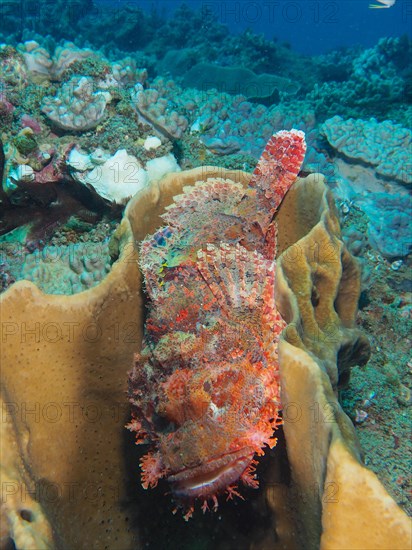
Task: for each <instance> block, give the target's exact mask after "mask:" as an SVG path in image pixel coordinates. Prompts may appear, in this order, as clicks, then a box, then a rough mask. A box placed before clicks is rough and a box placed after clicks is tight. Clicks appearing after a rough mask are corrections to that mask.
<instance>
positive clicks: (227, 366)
mask: <svg viewBox="0 0 412 550" xmlns="http://www.w3.org/2000/svg"><path fill="white" fill-rule="evenodd" d="M270 372H271V374H269V369H267V373H265V374H267V376H266V377H265V376H259V369H258V368H256V362H255V363H254V362H253V360H252V359H251V358H240V360H238V361H234V362H230V363H224V362H223V363H222V364H220V365H213V366H210V365H209V366H206V367H205V368H204V369H201V370H199V371H186V370H185V371H179V370H176V371H175V372H174V373H173V374H172V375H171V376H170V377H169V379H168V380H167V381H166V382H165V383H164V384H163V388H162V392H161V396H160V402H159V407H158V411H160V412H161V414H163V415H164V417H165V419H168V421H169V422H170V424H169V426H170V425H172V426H174V428H175V429H172V430H170V431H169V432H168V433H167V434H163V435H162V436H161V437H160V441H159V451H160V455H161V457H162V461H163V464H164V468H165V471H167V475H166V476H165V477H166V478H167V481H168V482H169V484H170V487H171V490H172V493H173V496H174V499H175V501H176V502H178V503H181V504H182V507H186V508H187V507H190V506H191V505H192V503H193V502H194V501H195V500H196V499H201V500H203V502H207V501H208V500H210V499H215V497H216V495H218V494H221V493H224V492H225V491H227V490H228V488H231V487H233V486H234V484H236V483H237V482H238V481H239V479H241V480H242V481H244V480H245V479H246V478H247V479H249V478H248V476H247V472H248V471H249V469H250V466H251V464H252V463H253V462H254V455H255V454H256V453H258V454H263V452H262V447H264V446H265V444H268V445H269V446H272V443H273V444H275V440H274V439H272V438H273V430H274V427H275V424H274V423H275V422H276V419H277V406H276V398H275V394H276V392H277V388H278V380H275V379H274V378H275V377H274V375H273V370H271V371H270ZM270 377H271V378H272V380H269V378H270ZM245 474H246V475H245ZM246 484H249V485H251V483H246ZM255 486H257V482H256V484H255Z"/></svg>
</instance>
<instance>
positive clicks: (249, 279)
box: [196, 243, 274, 318]
mask: <svg viewBox="0 0 412 550" xmlns="http://www.w3.org/2000/svg"><path fill="white" fill-rule="evenodd" d="M196 265H197V268H198V270H199V272H200V274H201V275H202V277H203V279H204V280H205V282H206V284H207V285H208V287H209V289H210V290H211V292H212V293H213V295H214V296H215V298H216V300H217V302H218V304H219V306H220V307H221V308H222V311H224V312H225V314H226V315H227V316H228V317H229V318H230V317H231V316H233V313H234V312H236V311H244V312H245V315H246V316H248V315H247V312H254V313H256V312H259V311H260V310H262V308H263V305H264V302H263V300H262V296H263V294H264V290H265V288H266V286H267V285H268V284H272V285H273V278H274V277H273V276H272V275H273V273H272V271H273V269H272V266H271V262H269V261H268V260H267V259H266V258H265V257H264V256H262V254H260V253H259V252H256V251H249V250H247V249H246V248H244V247H243V246H242V245H240V244H239V243H238V244H236V245H232V244H228V243H220V245H212V244H208V245H206V247H205V248H203V249H201V250H199V252H198V261H197V264H196Z"/></svg>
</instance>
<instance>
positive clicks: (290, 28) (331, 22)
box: [95, 0, 412, 55]
mask: <svg viewBox="0 0 412 550" xmlns="http://www.w3.org/2000/svg"><path fill="white" fill-rule="evenodd" d="M183 3H184V2H180V1H175V0H154V1H153V0H141V1H137V0H131V1H129V0H128V1H121V0H120V1H117V2H113V1H107V0H96V1H95V5H96V6H99V5H101V6H111V7H112V8H117V9H119V10H123V9H124V8H125V7H139V8H141V9H143V10H144V11H147V12H151V11H153V10H156V11H157V12H158V13H160V14H162V15H164V16H165V17H169V16H171V15H172V14H173V13H174V12H175V11H176V9H177V8H178V7H179V6H181V5H182V4H183ZM186 4H187V5H188V6H189V7H190V8H191V9H193V10H209V11H210V12H211V13H213V14H214V15H215V16H216V17H217V21H218V22H219V23H222V24H224V25H227V26H228V28H229V30H230V31H231V32H232V33H239V32H243V31H244V30H246V29H251V30H252V31H253V32H254V33H257V34H260V33H263V34H264V35H265V38H267V39H268V40H272V39H275V40H278V41H279V42H287V43H289V44H290V45H291V46H292V48H293V49H294V50H296V51H297V52H299V53H304V54H309V55H319V54H322V53H326V52H328V51H330V50H331V49H335V48H340V47H350V46H354V45H361V46H364V47H372V46H374V45H375V44H376V42H377V41H378V40H379V38H382V37H383V36H385V37H397V36H402V35H403V34H407V35H408V36H412V1H411V0H397V1H396V2H395V5H394V6H392V7H391V8H383V9H370V8H369V4H375V5H379V3H378V2H377V1H376V2H374V1H373V0H371V1H369V0H299V1H296V0H290V1H289V0H286V1H285V0H259V1H253V0H224V1H223V0H222V1H220V0H190V2H186Z"/></svg>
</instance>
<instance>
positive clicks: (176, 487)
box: [167, 448, 254, 500]
mask: <svg viewBox="0 0 412 550" xmlns="http://www.w3.org/2000/svg"><path fill="white" fill-rule="evenodd" d="M253 456H254V451H252V450H251V449H249V448H244V449H240V450H238V451H235V452H233V453H228V454H225V455H223V456H220V457H218V458H214V459H211V460H209V461H208V462H205V463H204V464H201V465H200V466H196V467H194V468H186V469H184V470H181V471H180V472H177V473H175V474H172V475H170V476H169V477H168V478H167V480H168V482H169V484H170V487H171V489H172V492H173V494H174V495H175V496H176V497H177V498H180V499H190V500H192V499H195V498H203V499H207V498H210V497H212V496H214V495H216V494H217V493H219V492H222V491H224V490H225V489H226V488H227V487H228V486H229V485H232V484H233V483H235V482H236V481H237V480H238V479H239V477H240V476H241V475H242V474H243V472H244V471H245V470H246V468H247V467H248V465H249V464H250V462H251V461H252V459H253Z"/></svg>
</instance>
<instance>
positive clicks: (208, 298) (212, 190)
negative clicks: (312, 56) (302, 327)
mask: <svg viewBox="0 0 412 550" xmlns="http://www.w3.org/2000/svg"><path fill="white" fill-rule="evenodd" d="M305 148H306V146H305V139H304V134H303V132H300V131H298V130H291V131H281V132H278V133H276V134H274V135H273V136H272V137H271V139H270V140H269V142H268V143H267V145H266V148H265V150H264V152H263V154H262V156H261V158H260V160H259V162H258V164H257V166H256V169H255V171H254V172H253V175H252V177H251V179H250V182H249V185H248V187H247V188H243V187H242V186H241V185H240V184H237V183H234V182H233V181H230V180H225V179H221V178H212V179H209V180H207V181H201V182H198V183H196V184H195V185H194V186H193V187H186V188H184V190H183V194H182V195H179V196H176V197H175V198H174V204H172V205H171V206H169V207H168V208H167V211H166V213H165V214H164V215H163V219H164V221H165V223H166V224H167V225H166V226H164V227H162V228H161V229H159V230H158V231H157V232H156V233H155V234H154V235H152V236H150V237H147V238H146V239H145V240H144V241H143V243H142V245H141V251H140V265H141V269H142V272H143V276H144V281H145V288H146V293H147V296H148V313H147V318H146V324H145V333H144V339H143V349H142V351H141V353H140V354H136V356H135V365H134V367H133V369H132V371H131V373H130V377H129V397H130V402H131V405H132V420H131V422H130V424H129V425H128V428H129V429H130V430H131V431H133V432H136V443H145V444H150V446H151V447H150V449H151V450H150V451H149V452H148V453H147V454H146V455H145V456H144V457H143V458H142V460H141V463H140V466H141V470H142V485H143V487H145V488H148V487H155V486H156V485H157V483H158V480H159V479H161V478H165V479H166V480H167V481H168V483H169V485H170V488H171V491H172V495H173V499H174V501H175V502H176V505H177V507H179V508H181V509H183V512H184V517H185V519H188V518H189V517H190V516H191V515H192V513H193V510H194V504H195V501H200V504H201V507H202V509H203V511H206V510H207V509H208V505H209V503H212V505H213V507H214V509H216V508H217V495H219V494H222V493H226V494H227V497H228V498H232V497H233V496H234V495H237V496H240V493H239V492H238V490H237V483H238V482H239V481H241V482H243V483H244V484H245V485H247V486H249V487H257V486H258V480H257V478H256V474H255V469H256V464H257V462H256V460H255V459H254V457H255V455H262V454H263V453H264V449H265V447H266V446H267V447H270V448H272V447H274V446H275V445H276V439H275V437H274V435H273V434H274V430H275V429H276V427H277V425H279V423H280V419H279V409H280V398H279V371H278V358H277V340H278V337H279V334H280V332H281V331H282V329H283V328H284V327H285V322H284V321H283V319H282V318H281V316H280V314H279V313H278V311H277V309H276V305H275V297H274V277H275V255H276V224H275V223H274V221H273V217H274V214H275V213H276V211H277V209H278V207H279V205H280V203H281V202H282V199H283V197H284V195H285V193H286V192H287V190H288V189H289V187H290V186H291V185H292V183H293V182H294V180H295V179H296V176H297V175H298V172H299V169H300V166H301V164H302V162H303V158H304V156H305Z"/></svg>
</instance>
